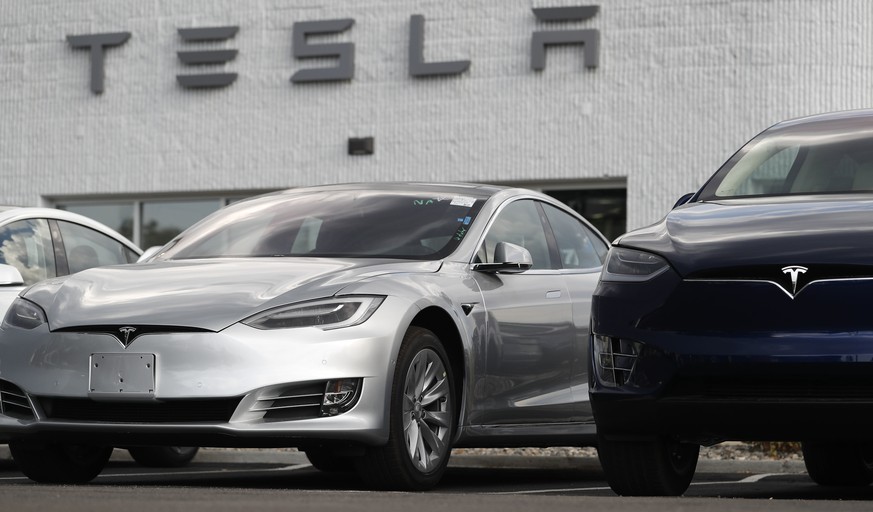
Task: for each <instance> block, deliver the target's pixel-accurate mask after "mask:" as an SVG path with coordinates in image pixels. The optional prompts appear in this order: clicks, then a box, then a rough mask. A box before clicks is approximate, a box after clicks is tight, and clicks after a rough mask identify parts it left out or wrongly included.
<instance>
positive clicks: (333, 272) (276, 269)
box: [24, 258, 440, 331]
mask: <svg viewBox="0 0 873 512" xmlns="http://www.w3.org/2000/svg"><path fill="white" fill-rule="evenodd" d="M439 268H440V262H438V261H414V262H407V261H403V262H398V261H396V260H394V261H391V260H363V259H355V260H352V259H349V260H340V259H325V258H270V259H264V258H251V259H233V260H231V259H219V260H186V261H165V262H156V263H144V264H134V265H120V266H114V267H102V268H94V269H90V270H86V271H84V272H80V273H78V274H74V275H72V276H69V277H67V278H61V279H51V280H48V281H43V282H42V283H38V284H36V285H34V286H33V287H31V288H30V289H28V290H27V291H26V292H25V293H24V296H25V297H26V298H27V299H29V300H31V301H33V302H35V303H37V304H39V305H40V306H41V307H42V308H43V309H44V310H45V312H46V315H47V316H48V321H49V326H50V328H51V329H52V330H57V329H68V328H71V327H77V326H95V325H119V324H125V325H126V324H136V325H160V326H185V327H190V328H196V329H206V330H211V331H219V330H221V329H224V328H225V327H228V326H229V325H232V324H234V323H236V322H238V321H240V320H243V319H245V318H247V317H249V316H251V315H253V314H255V313H257V312H259V311H262V310H265V309H268V308H271V307H274V306H279V305H283V304H289V303H293V302H299V301H304V300H310V299H316V298H321V297H330V296H332V295H334V294H336V293H338V292H339V291H340V290H342V289H343V288H344V287H345V286H347V285H349V284H351V283H354V282H356V281H360V280H362V279H366V278H369V277H374V276H378V275H383V274H390V273H401V272H402V273H409V272H436V271H437V270H439Z"/></svg>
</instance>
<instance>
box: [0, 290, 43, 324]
mask: <svg viewBox="0 0 873 512" xmlns="http://www.w3.org/2000/svg"><path fill="white" fill-rule="evenodd" d="M46 322H47V320H46V317H45V312H44V311H43V310H42V308H41V307H39V306H37V305H36V304H34V303H33V302H30V301H29V300H27V299H22V298H21V297H18V298H16V299H15V301H13V302H12V305H11V306H9V310H8V311H6V317H5V318H4V319H3V327H4V328H5V327H7V326H12V327H18V328H19V329H35V328H37V327H39V326H40V325H42V324H44V323H46Z"/></svg>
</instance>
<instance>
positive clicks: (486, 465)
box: [0, 445, 806, 474]
mask: <svg viewBox="0 0 873 512" xmlns="http://www.w3.org/2000/svg"><path fill="white" fill-rule="evenodd" d="M11 458H12V456H11V454H10V453H9V447H8V446H7V445H0V460H4V459H11ZM110 460H112V461H118V462H130V461H133V459H132V458H131V457H130V454H128V452H127V450H122V449H116V450H115V451H114V452H113V453H112V458H111V459H110ZM194 461H195V462H201V463H207V464H246V463H251V464H282V465H286V466H296V465H300V464H307V465H308V464H309V460H308V459H307V458H306V455H305V454H304V453H303V452H300V451H297V450H295V449H293V448H292V449H289V448H277V449H256V448H251V449H249V448H247V449H236V448H201V449H200V452H199V453H198V454H197V457H196V458H195V459H194ZM449 467H451V468H466V469H521V470H525V469H527V470H550V471H556V470H557V471H561V470H564V471H585V472H600V471H601V469H600V462H599V461H598V460H597V457H566V456H559V455H542V456H540V455H466V454H465V455H453V456H452V458H451V459H449ZM697 473H748V474H797V473H806V467H805V466H804V464H803V461H802V460H772V459H767V460H735V459H700V460H699V461H698V463H697Z"/></svg>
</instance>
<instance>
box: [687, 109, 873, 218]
mask: <svg viewBox="0 0 873 512" xmlns="http://www.w3.org/2000/svg"><path fill="white" fill-rule="evenodd" d="M859 192H873V126H870V124H869V118H865V119H857V118H848V119H840V120H833V119H829V120H824V121H818V122H807V123H788V124H787V126H781V125H777V126H776V127H774V128H772V129H770V130H767V131H765V132H764V133H762V134H761V135H759V136H758V137H756V138H755V139H753V140H752V141H751V142H749V143H748V144H747V145H746V146H745V147H744V148H743V149H741V150H740V151H739V152H738V153H737V154H736V155H734V156H733V157H732V158H731V159H730V160H729V161H728V162H727V163H726V164H725V165H724V166H723V167H722V169H720V170H719V171H718V172H717V173H716V174H715V176H714V177H713V179H712V180H711V181H710V182H709V183H707V184H706V186H704V188H703V190H702V191H701V194H700V198H699V199H700V200H702V201H706V200H714V199H720V198H733V197H750V196H787V195H798V194H841V193H859Z"/></svg>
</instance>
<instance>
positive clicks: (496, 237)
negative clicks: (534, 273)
mask: <svg viewBox="0 0 873 512" xmlns="http://www.w3.org/2000/svg"><path fill="white" fill-rule="evenodd" d="M499 242H509V243H512V244H515V245H520V246H522V247H524V248H525V249H527V250H528V251H530V255H531V259H532V260H533V267H532V268H535V269H537V268H540V269H542V268H550V267H551V261H550V259H549V245H548V243H547V242H546V233H545V231H544V230H543V223H542V220H541V219H540V214H539V210H537V207H536V203H534V202H533V201H531V200H521V201H515V202H513V203H510V204H509V205H507V206H506V207H505V208H503V210H501V211H500V213H499V214H498V216H497V219H496V220H495V221H494V223H493V224H492V225H491V227H490V228H488V234H487V235H485V241H484V242H483V243H482V247H480V248H479V252H478V254H477V257H478V259H479V261H481V262H482V263H500V262H495V261H494V248H495V247H496V246H497V244H498V243H499Z"/></svg>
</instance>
